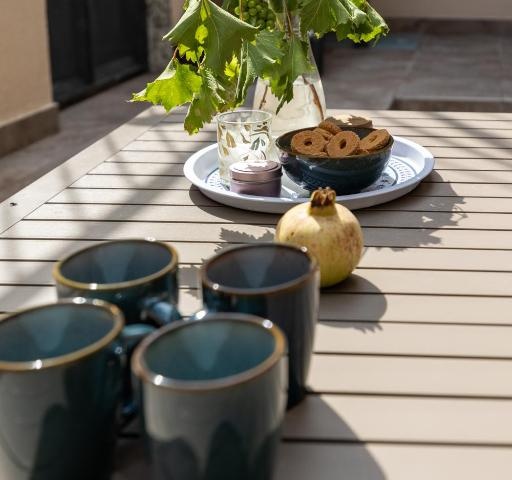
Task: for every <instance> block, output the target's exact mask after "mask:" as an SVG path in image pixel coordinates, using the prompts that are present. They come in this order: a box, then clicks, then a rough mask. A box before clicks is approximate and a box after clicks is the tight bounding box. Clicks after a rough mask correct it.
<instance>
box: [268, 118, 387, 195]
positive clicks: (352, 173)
mask: <svg viewBox="0 0 512 480" xmlns="http://www.w3.org/2000/svg"><path fill="white" fill-rule="evenodd" d="M304 130H311V128H301V129H299V130H293V131H291V132H287V133H285V134H283V135H281V136H280V137H279V138H277V140H276V145H277V147H278V148H279V150H280V159H281V163H282V165H283V168H284V170H285V171H286V173H287V174H288V176H289V177H290V178H291V179H292V180H293V181H294V182H295V183H297V184H298V185H299V186H301V187H302V188H304V189H306V190H310V191H313V190H316V189H317V188H321V187H331V188H332V189H334V190H335V191H336V193H337V194H338V195H349V194H352V193H358V192H360V191H361V190H362V189H363V188H366V187H368V186H370V185H371V184H372V183H373V182H375V181H376V180H377V179H378V178H379V177H380V176H381V174H382V172H383V170H384V168H385V167H386V164H387V163H388V161H389V158H390V156H391V148H392V147H393V137H391V139H390V141H389V143H388V144H387V145H386V146H385V147H384V148H382V149H380V150H377V151H376V152H371V153H363V154H361V155H349V156H346V157H343V158H330V157H310V156H308V155H302V154H299V153H295V152H293V151H292V148H291V145H290V144H291V141H292V137H293V136H294V135H295V134H296V133H299V132H302V131H304ZM343 130H344V131H346V130H349V131H351V132H354V133H356V134H357V135H358V136H359V138H361V139H363V138H364V137H366V136H367V135H369V134H370V133H371V132H373V131H374V130H375V129H374V128H361V127H360V128H357V127H343Z"/></svg>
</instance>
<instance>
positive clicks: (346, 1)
mask: <svg viewBox="0 0 512 480" xmlns="http://www.w3.org/2000/svg"><path fill="white" fill-rule="evenodd" d="M339 1H340V2H341V3H342V4H343V6H344V7H345V10H347V12H348V14H349V16H350V23H353V24H354V26H357V25H361V24H362V23H364V22H365V20H366V14H365V13H364V11H363V7H364V5H367V2H366V0H339Z"/></svg>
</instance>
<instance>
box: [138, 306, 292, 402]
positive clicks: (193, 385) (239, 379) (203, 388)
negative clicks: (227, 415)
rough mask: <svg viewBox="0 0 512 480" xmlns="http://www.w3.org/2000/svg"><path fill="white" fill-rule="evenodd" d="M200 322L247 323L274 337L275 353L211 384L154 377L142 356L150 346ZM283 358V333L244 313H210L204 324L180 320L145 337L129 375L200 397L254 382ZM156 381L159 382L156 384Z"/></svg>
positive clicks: (284, 351)
mask: <svg viewBox="0 0 512 480" xmlns="http://www.w3.org/2000/svg"><path fill="white" fill-rule="evenodd" d="M203 322H208V323H209V322H217V323H221V322H238V323H248V324H252V325H255V326H258V327H259V328H264V329H265V330H267V331H268V332H270V334H271V335H272V336H273V337H274V342H275V343H274V349H273V351H272V353H271V354H270V355H269V356H268V357H266V358H265V359H264V360H263V361H261V362H260V363H258V364H257V365H256V366H254V367H252V368H249V369H247V370H244V371H242V372H240V373H236V374H234V375H229V376H225V377H221V378H215V379H210V380H178V379H173V378H169V377H165V376H163V375H160V374H158V373H155V372H154V371H153V370H151V369H150V368H149V366H148V365H147V363H146V361H145V359H144V354H145V353H146V351H147V349H148V348H149V347H150V346H151V344H152V343H153V342H155V341H156V340H158V339H159V338H160V337H162V336H164V335H166V334H167V333H169V332H173V331H174V330H178V329H181V328H189V327H199V328H200V326H201V324H202V323H203ZM285 354H286V338H285V335H284V333H283V332H282V330H281V329H280V328H279V327H278V326H277V325H276V324H275V323H274V322H272V321H270V320H268V319H265V318H262V317H258V316H256V315H249V314H246V313H238V312H221V313H211V314H209V315H208V319H204V320H196V321H193V320H192V321H191V320H180V321H177V322H173V323H171V324H169V325H167V326H165V327H163V328H160V329H158V330H156V331H155V332H154V333H152V334H150V335H149V336H147V337H146V338H145V339H144V340H142V342H141V343H140V344H139V345H138V346H137V348H136V349H135V352H134V354H133V356H132V361H131V369H132V372H133V373H134V374H135V375H136V376H137V377H138V378H139V379H140V380H142V381H144V382H147V383H149V384H151V385H152V386H155V387H159V388H164V389H168V390H173V391H180V392H187V393H203V392H208V391H215V390H222V389H225V388H229V387H234V386H237V385H240V384H243V383H246V382H248V381H250V380H253V379H254V378H257V377H259V376H261V375H263V374H264V373H266V372H267V371H269V370H270V369H271V368H273V367H274V366H275V365H276V364H277V362H279V360H281V359H282V358H283V357H284V356H285ZM157 378H158V380H157Z"/></svg>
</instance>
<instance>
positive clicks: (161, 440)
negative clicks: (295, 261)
mask: <svg viewBox="0 0 512 480" xmlns="http://www.w3.org/2000/svg"><path fill="white" fill-rule="evenodd" d="M285 350H286V340H285V337H284V335H283V334H282V332H281V331H280V329H279V328H278V327H277V326H275V325H274V324H273V323H272V322H270V321H269V320H264V319H262V318H258V317H255V316H252V315H245V314H239V313H231V314H230V313H221V314H212V315H210V316H209V319H208V321H204V322H185V321H181V322H175V323H173V324H172V325H169V326H166V327H164V328H162V329H160V330H158V331H157V332H155V333H154V334H152V335H150V336H149V337H147V338H146V339H145V340H143V341H142V342H141V343H140V344H139V346H138V347H137V349H136V350H135V353H134V355H133V357H132V370H133V372H134V373H135V374H136V375H137V376H138V377H139V379H140V380H141V397H142V403H143V412H144V414H143V418H144V425H145V431H146V434H147V438H148V439H149V442H150V451H151V457H152V464H153V472H154V479H155V480H229V479H237V480H241V479H243V480H270V479H271V478H272V471H273V467H274V459H275V455H276V449H277V446H278V443H279V437H280V427H281V423H282V420H283V416H284V411H285V405H286V389H287V385H286V384H287V361H286V356H285Z"/></svg>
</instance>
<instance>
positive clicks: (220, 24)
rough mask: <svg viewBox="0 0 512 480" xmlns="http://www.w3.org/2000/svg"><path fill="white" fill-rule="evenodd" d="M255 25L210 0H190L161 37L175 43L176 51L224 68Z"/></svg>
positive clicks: (217, 68) (216, 69) (215, 68)
mask: <svg viewBox="0 0 512 480" xmlns="http://www.w3.org/2000/svg"><path fill="white" fill-rule="evenodd" d="M257 33H258V29H257V28H256V27H253V26H251V25H249V24H248V23H245V22H243V21H241V20H239V19H238V18H236V17H235V16H233V15H231V14H230V13H229V12H226V11H225V10H223V9H222V8H221V7H219V6H218V5H216V4H215V3H213V2H212V1H211V0H190V3H189V6H188V9H187V11H186V12H185V13H184V14H183V16H182V17H181V19H180V20H179V22H178V23H177V24H176V26H175V27H174V28H173V29H172V30H171V31H170V32H169V33H168V34H167V35H166V36H165V37H164V39H166V40H169V41H170V42H171V43H173V44H174V45H177V46H178V50H179V53H180V55H185V57H186V58H187V60H191V61H193V62H198V61H199V60H200V59H201V55H202V54H203V53H204V59H203V60H201V62H202V63H204V66H205V67H207V68H210V69H211V70H212V71H214V72H221V71H223V70H224V67H225V65H226V63H229V62H230V61H231V59H232V57H233V55H238V54H239V52H240V49H241V47H242V41H243V40H246V41H251V40H253V39H254V37H255V36H256V34H257Z"/></svg>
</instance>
